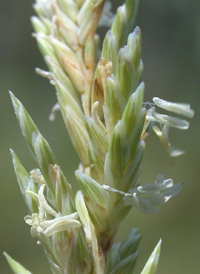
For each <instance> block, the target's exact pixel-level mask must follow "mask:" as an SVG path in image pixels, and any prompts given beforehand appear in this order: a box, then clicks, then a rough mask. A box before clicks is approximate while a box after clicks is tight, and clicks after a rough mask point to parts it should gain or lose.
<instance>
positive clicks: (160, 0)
mask: <svg viewBox="0 0 200 274" xmlns="http://www.w3.org/2000/svg"><path fill="white" fill-rule="evenodd" d="M112 2H113V5H114V8H113V9H115V7H116V6H117V5H118V4H120V3H122V2H123V1H122V0H121V1H116V0H115V1H114V0H113V1H112ZM32 4H33V1H27V0H17V1H16V0H1V1H0V33H1V36H0V70H1V72H0V87H1V97H0V98H1V99H0V104H1V107H0V123H1V124H0V129H1V131H0V132H1V134H0V147H1V157H0V171H1V182H0V188H1V189H0V220H1V221H0V253H1V254H2V251H5V250H6V251H7V252H8V253H9V254H10V255H11V256H13V257H14V258H15V259H16V260H18V261H20V262H21V263H22V264H24V265H25V266H26V267H27V268H28V269H29V270H30V271H32V272H33V273H38V274H44V273H50V271H49V269H48V264H47V261H46V259H45V256H43V250H42V248H41V247H40V246H38V245H37V244H36V239H32V238H31V236H30V231H29V229H30V227H28V226H27V225H26V224H25V223H24V220H23V218H24V216H25V215H26V214H27V210H26V207H25V205H24V203H23V200H22V197H21V194H20V191H19V188H18V185H17V182H16V178H15V175H14V172H13V168H12V163H11V157H10V153H9V148H10V147H12V148H13V149H14V150H15V152H16V153H17V155H18V156H19V158H20V159H21V161H22V163H23V164H24V166H25V167H26V168H27V169H28V170H30V169H32V168H34V167H35V165H34V162H33V161H32V159H31V155H30V153H29V151H28V149H27V147H26V144H25V141H24V139H23V137H22V136H21V133H20V130H19V127H18V124H17V121H16V118H15V116H14V112H13V109H12V106H11V103H10V99H9V96H8V89H10V90H12V91H13V92H14V94H15V95H16V96H17V97H18V98H19V99H20V100H21V101H22V102H23V104H24V105H25V106H26V108H27V110H28V111H29V113H30V114H31V116H32V118H33V119H34V121H35V122H36V124H37V125H38V127H39V129H40V130H41V132H42V133H43V135H44V136H45V137H46V139H47V140H48V141H49V143H50V145H51V147H52V149H53V151H54V152H55V154H56V156H57V159H58V162H59V164H60V165H61V167H62V169H63V171H64V172H65V174H66V176H67V178H68V179H69V181H70V182H72V183H73V182H74V181H75V179H74V170H75V169H76V168H77V166H78V158H77V156H76V155H75V153H74V150H73V148H72V146H71V143H70V141H69V139H68V136H67V133H66V130H65V126H64V124H63V122H62V119H61V116H60V115H59V114H58V115H57V119H56V121H55V122H50V121H49V120H48V116H49V114H50V110H51V108H52V106H53V105H54V104H55V103H56V98H55V91H54V88H53V87H52V86H50V84H49V83H48V81H47V80H45V79H43V78H41V77H40V76H38V75H36V74H35V72H34V68H35V67H40V68H43V69H45V64H44V62H43V60H42V57H41V55H40V53H39V51H38V49H37V46H36V42H35V40H34V38H32V37H31V33H32V27H31V24H30V20H29V18H30V16H31V15H32V14H33V13H34V12H33V9H32V6H31V5H32ZM137 24H138V25H139V26H140V27H141V29H142V33H143V60H144V64H145V73H144V80H145V83H146V98H145V100H146V101H151V98H152V97H153V96H159V97H161V98H163V99H167V100H171V101H178V102H190V103H191V105H192V108H193V109H195V117H194V119H192V120H191V124H190V129H189V131H187V132H180V131H178V132H172V137H171V138H172V141H173V143H174V144H177V145H178V146H179V147H180V148H183V149H185V150H186V154H185V155H184V156H182V157H181V158H178V159H177V160H176V161H174V163H173V164H171V165H170V163H169V159H168V158H167V156H166V154H165V152H164V150H163V148H162V146H161V145H160V143H159V141H158V139H157V137H156V136H153V134H152V136H150V137H149V138H148V139H147V149H146V153H145V156H144V160H143V164H142V168H141V176H140V179H139V182H140V183H147V182H151V181H152V180H153V179H154V177H155V175H156V174H158V173H164V174H166V176H167V177H168V178H173V179H174V181H175V182H179V181H182V182H183V183H184V189H183V191H182V193H181V194H180V195H179V196H178V198H176V199H174V200H172V201H170V202H169V203H168V204H166V205H165V206H163V207H162V209H161V212H160V213H159V214H157V215H154V216H144V215H143V214H142V213H139V212H138V211H137V210H132V211H131V213H130V214H129V215H128V216H127V218H126V219H125V221H124V223H123V225H122V226H121V227H120V229H119V232H118V234H117V239H122V238H123V237H124V235H125V234H126V233H127V232H128V231H129V230H130V228H131V227H138V228H139V230H140V232H141V233H142V234H143V239H142V242H141V246H140V257H139V260H138V265H137V269H136V272H135V273H140V271H141V269H142V266H143V265H144V263H145V261H146V260H147V258H148V256H149V255H150V253H151V251H152V250H153V248H154V246H155V245H156V243H157V242H158V240H159V239H160V238H162V239H163V244H162V253H161V259H160V263H159V270H158V273H159V274H169V273H172V274H180V273H181V274H198V273H200V260H199V256H200V182H199V177H200V173H199V171H200V165H199V162H200V146H199V140H200V123H199V121H200V112H199V109H200V107H199V105H200V95H199V93H200V76H199V75H200V2H199V0H148V1H144V0H143V1H141V5H140V9H139V14H138V19H137ZM73 184H74V183H73ZM0 273H2V274H4V273H6V274H7V273H8V274H9V273H11V271H10V270H9V267H8V265H7V263H6V261H5V259H4V258H3V256H2V255H0ZM69 274H70V273H69Z"/></svg>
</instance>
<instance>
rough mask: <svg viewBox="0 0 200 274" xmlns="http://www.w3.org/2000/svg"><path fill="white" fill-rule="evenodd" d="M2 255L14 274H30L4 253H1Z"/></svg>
mask: <svg viewBox="0 0 200 274" xmlns="http://www.w3.org/2000/svg"><path fill="white" fill-rule="evenodd" d="M3 255H4V256H5V257H6V260H7V262H8V263H9V265H10V268H11V269H12V271H13V272H14V273H15V274H31V272H30V271H28V270H27V269H26V268H25V267H23V266H22V265H21V264H20V263H18V262H17V261H15V260H14V259H12V258H11V257H10V256H9V255H8V254H7V253H6V252H3Z"/></svg>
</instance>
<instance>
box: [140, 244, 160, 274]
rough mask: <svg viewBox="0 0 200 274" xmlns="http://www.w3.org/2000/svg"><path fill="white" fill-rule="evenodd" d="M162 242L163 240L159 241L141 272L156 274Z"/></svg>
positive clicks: (142, 273) (143, 273)
mask: <svg viewBox="0 0 200 274" xmlns="http://www.w3.org/2000/svg"><path fill="white" fill-rule="evenodd" d="M161 242H162V241H161V240H160V241H159V242H158V244H157V246H156V247H155V249H154V251H153V252H152V254H151V256H150V257H149V259H148V261H147V263H146V265H145V267H144V269H143V270H142V272H141V274H156V272H157V267H158V261H159V256H160V249H161Z"/></svg>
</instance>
